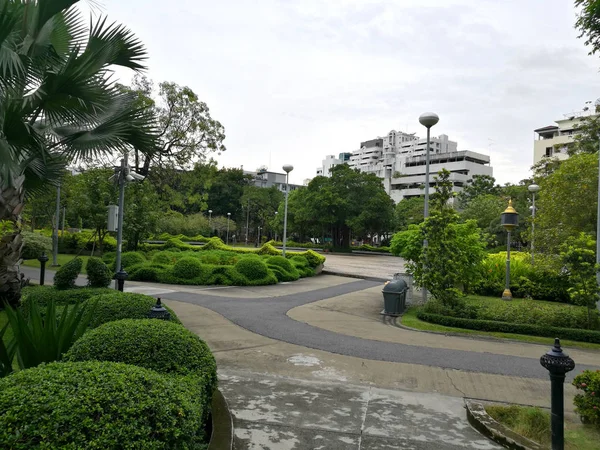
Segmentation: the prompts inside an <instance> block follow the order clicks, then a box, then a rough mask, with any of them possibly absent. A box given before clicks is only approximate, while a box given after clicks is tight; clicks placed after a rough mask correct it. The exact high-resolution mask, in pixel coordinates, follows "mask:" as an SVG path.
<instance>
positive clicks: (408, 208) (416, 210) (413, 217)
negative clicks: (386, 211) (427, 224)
mask: <svg viewBox="0 0 600 450" xmlns="http://www.w3.org/2000/svg"><path fill="white" fill-rule="evenodd" d="M424 211H425V198H424V197H411V198H404V199H402V200H400V201H399V202H398V204H397V205H396V211H395V214H396V228H397V230H398V231H404V230H407V229H408V227H409V226H410V225H416V224H419V223H421V222H423V217H424Z"/></svg>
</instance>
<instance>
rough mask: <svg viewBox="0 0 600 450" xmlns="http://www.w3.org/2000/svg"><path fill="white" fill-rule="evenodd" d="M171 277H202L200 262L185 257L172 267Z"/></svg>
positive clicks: (196, 259)
mask: <svg viewBox="0 0 600 450" xmlns="http://www.w3.org/2000/svg"><path fill="white" fill-rule="evenodd" d="M173 275H175V276H176V277H178V278H188V279H189V278H196V277H199V276H200V275H202V262H201V261H200V260H199V259H198V258H194V257H192V256H187V257H184V258H181V259H180V260H179V261H177V262H176V263H175V265H174V266H173Z"/></svg>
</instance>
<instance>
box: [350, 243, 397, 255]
mask: <svg viewBox="0 0 600 450" xmlns="http://www.w3.org/2000/svg"><path fill="white" fill-rule="evenodd" d="M352 248H353V249H355V250H360V251H363V252H376V253H390V248H389V247H384V246H381V247H374V246H372V245H369V244H363V245H359V246H358V247H352Z"/></svg>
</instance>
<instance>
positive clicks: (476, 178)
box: [458, 175, 500, 208]
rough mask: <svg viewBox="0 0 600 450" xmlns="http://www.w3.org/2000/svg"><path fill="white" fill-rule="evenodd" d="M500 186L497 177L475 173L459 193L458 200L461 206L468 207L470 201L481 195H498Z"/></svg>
mask: <svg viewBox="0 0 600 450" xmlns="http://www.w3.org/2000/svg"><path fill="white" fill-rule="evenodd" d="M499 193H500V186H498V185H497V184H496V179H495V178H494V177H491V176H489V175H473V178H471V179H470V180H468V181H467V185H466V186H465V187H464V188H463V190H462V191H461V192H460V194H459V195H458V202H459V206H460V207H461V208H465V207H467V205H468V204H469V202H470V201H471V200H473V199H474V198H477V197H479V196H480V195H498V194H499Z"/></svg>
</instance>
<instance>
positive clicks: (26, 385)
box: [0, 361, 206, 449]
mask: <svg viewBox="0 0 600 450" xmlns="http://www.w3.org/2000/svg"><path fill="white" fill-rule="evenodd" d="M201 389H202V387H201V385H200V384H199V383H198V380H197V379H196V378H195V377H194V378H190V377H175V376H165V375H162V374H159V373H156V372H154V371H152V370H149V369H144V368H142V367H136V366H131V365H127V364H122V363H112V362H95V361H90V362H77V363H72V362H69V363H53V364H48V365H44V366H41V367H37V368H34V369H29V370H23V371H20V372H17V373H15V374H13V375H11V376H9V377H6V378H3V379H1V380H0V410H1V411H2V412H3V414H1V415H0V447H2V448H14V449H16V448H19V449H30V448H31V449H33V448H40V447H43V448H106V449H108V448H118V447H122V446H123V445H125V444H126V445H127V446H129V447H131V448H143V449H164V448H197V446H198V445H199V444H200V443H201V442H202V441H204V439H205V437H204V435H203V434H204V433H203V431H202V429H203V419H204V417H205V415H206V411H205V410H203V408H202V402H201V401H199V399H200V396H201V395H203V394H202V391H201ZM48 411H52V413H51V414H49V413H48Z"/></svg>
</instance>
